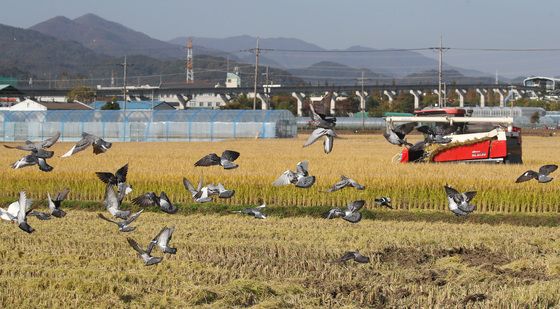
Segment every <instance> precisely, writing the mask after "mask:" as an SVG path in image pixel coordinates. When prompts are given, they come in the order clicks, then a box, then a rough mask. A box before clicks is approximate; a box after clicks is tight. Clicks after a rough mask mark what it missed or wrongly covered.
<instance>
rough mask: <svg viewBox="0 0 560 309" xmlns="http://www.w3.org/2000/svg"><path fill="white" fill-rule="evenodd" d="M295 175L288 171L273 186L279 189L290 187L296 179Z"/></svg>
mask: <svg viewBox="0 0 560 309" xmlns="http://www.w3.org/2000/svg"><path fill="white" fill-rule="evenodd" d="M294 177H295V175H294V173H293V172H292V171H290V170H287V171H285V172H284V173H282V175H280V177H278V179H276V180H275V181H274V182H273V183H272V185H273V186H276V187H279V186H285V185H289V184H291V183H292V179H294Z"/></svg>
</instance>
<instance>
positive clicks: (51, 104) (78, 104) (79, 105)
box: [39, 102, 93, 111]
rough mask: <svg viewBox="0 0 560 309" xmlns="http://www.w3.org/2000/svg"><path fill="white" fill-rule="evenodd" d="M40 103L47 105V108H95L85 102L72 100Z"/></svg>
mask: <svg viewBox="0 0 560 309" xmlns="http://www.w3.org/2000/svg"><path fill="white" fill-rule="evenodd" d="M39 104H41V105H43V106H45V107H46V108H47V110H80V111H84V110H93V108H92V107H91V106H89V105H87V104H85V103H81V102H72V103H60V102H39Z"/></svg>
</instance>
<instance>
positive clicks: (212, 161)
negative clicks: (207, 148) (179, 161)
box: [194, 153, 220, 166]
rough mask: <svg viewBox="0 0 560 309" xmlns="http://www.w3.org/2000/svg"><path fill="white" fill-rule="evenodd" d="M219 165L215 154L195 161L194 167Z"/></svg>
mask: <svg viewBox="0 0 560 309" xmlns="http://www.w3.org/2000/svg"><path fill="white" fill-rule="evenodd" d="M219 164H220V157H218V155H217V154H215V153H211V154H209V155H206V156H204V157H202V159H200V160H198V161H196V163H195V164H194V166H211V165H219Z"/></svg>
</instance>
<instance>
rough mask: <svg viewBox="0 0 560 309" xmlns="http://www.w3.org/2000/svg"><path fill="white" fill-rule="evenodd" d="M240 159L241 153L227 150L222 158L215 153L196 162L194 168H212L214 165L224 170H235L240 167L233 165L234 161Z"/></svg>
mask: <svg viewBox="0 0 560 309" xmlns="http://www.w3.org/2000/svg"><path fill="white" fill-rule="evenodd" d="M237 158H239V152H237V151H233V150H225V151H224V152H223V153H222V156H221V157H219V156H218V155H217V154H215V153H211V154H209V155H206V156H204V157H203V158H202V159H200V160H198V161H196V163H195V164H194V166H212V165H220V166H222V167H223V168H224V169H226V170H229V169H234V168H237V167H238V166H239V165H237V164H235V163H233V161H235V160H237Z"/></svg>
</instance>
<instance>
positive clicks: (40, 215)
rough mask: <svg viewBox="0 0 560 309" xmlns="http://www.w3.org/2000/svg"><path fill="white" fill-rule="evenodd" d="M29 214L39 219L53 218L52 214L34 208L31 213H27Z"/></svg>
mask: <svg viewBox="0 0 560 309" xmlns="http://www.w3.org/2000/svg"><path fill="white" fill-rule="evenodd" d="M27 216H28V217H29V216H33V217H36V218H37V219H39V220H50V219H51V214H49V213H46V212H42V211H37V210H32V211H30V212H29V213H27Z"/></svg>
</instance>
